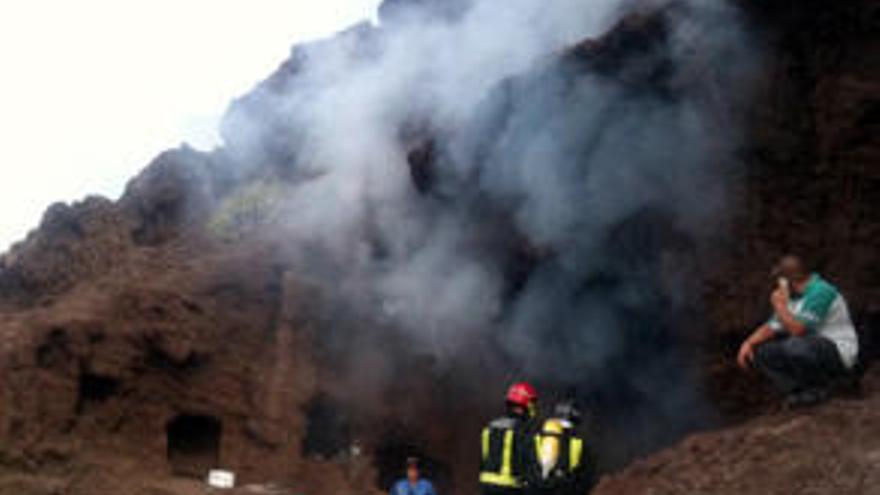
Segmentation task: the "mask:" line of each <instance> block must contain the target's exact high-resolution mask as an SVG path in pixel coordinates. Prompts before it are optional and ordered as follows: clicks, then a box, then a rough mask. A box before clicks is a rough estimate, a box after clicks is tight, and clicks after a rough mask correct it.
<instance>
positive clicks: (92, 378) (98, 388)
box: [76, 373, 120, 413]
mask: <svg viewBox="0 0 880 495" xmlns="http://www.w3.org/2000/svg"><path fill="white" fill-rule="evenodd" d="M119 387H120V383H119V380H117V379H115V378H111V377H109V376H102V375H96V374H94V373H82V374H81V375H80V377H79V397H78V400H77V406H76V410H77V412H79V413H82V412H84V411H85V410H86V409H88V408H89V407H90V406H93V405H98V404H101V403H102V402H106V401H107V400H109V399H111V398H112V397H113V396H114V395H116V394H117V393H118V391H119Z"/></svg>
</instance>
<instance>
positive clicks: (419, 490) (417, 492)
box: [391, 480, 437, 495]
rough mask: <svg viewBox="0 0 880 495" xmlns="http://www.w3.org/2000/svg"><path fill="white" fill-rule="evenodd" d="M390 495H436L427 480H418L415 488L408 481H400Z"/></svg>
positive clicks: (432, 486)
mask: <svg viewBox="0 0 880 495" xmlns="http://www.w3.org/2000/svg"><path fill="white" fill-rule="evenodd" d="M391 495H437V492H435V491H434V485H432V484H431V482H430V481H428V480H419V481H417V482H416V484H415V486H413V485H411V484H410V482H409V480H400V481H398V482H397V483H395V485H394V488H392V489H391Z"/></svg>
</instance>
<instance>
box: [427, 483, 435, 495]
mask: <svg viewBox="0 0 880 495" xmlns="http://www.w3.org/2000/svg"><path fill="white" fill-rule="evenodd" d="M425 495H437V491H436V490H434V483H431V482H430V481H425Z"/></svg>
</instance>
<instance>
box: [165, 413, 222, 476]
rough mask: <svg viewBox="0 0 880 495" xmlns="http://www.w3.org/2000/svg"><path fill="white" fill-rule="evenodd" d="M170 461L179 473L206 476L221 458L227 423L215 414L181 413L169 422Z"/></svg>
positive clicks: (174, 471) (173, 469)
mask: <svg viewBox="0 0 880 495" xmlns="http://www.w3.org/2000/svg"><path fill="white" fill-rule="evenodd" d="M166 434H167V441H168V452H167V455H168V463H169V464H170V465H171V470H172V472H173V473H174V474H176V475H179V476H192V477H197V478H202V477H204V476H205V475H207V473H208V471H210V470H211V469H213V468H216V467H217V465H218V461H219V459H220V439H221V437H222V435H223V423H222V422H221V421H220V420H219V419H217V418H215V417H213V416H201V415H189V414H181V415H179V416H177V417H175V418H174V419H173V420H171V421H169V422H168V425H167V426H166Z"/></svg>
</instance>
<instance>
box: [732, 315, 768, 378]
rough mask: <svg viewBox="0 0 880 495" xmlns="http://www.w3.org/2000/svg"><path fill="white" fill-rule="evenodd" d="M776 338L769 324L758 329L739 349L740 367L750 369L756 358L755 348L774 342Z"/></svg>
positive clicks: (738, 359)
mask: <svg viewBox="0 0 880 495" xmlns="http://www.w3.org/2000/svg"><path fill="white" fill-rule="evenodd" d="M775 336H776V334H775V333H774V332H773V329H772V328H770V325H769V324H764V325H761V326H760V327H758V329H757V330H755V331H754V332H752V334H751V335H750V336H749V338H747V339H746V340H745V342H743V343H742V346H740V348H739V355H738V356H737V362H738V363H739V366H740V367H741V368H743V369H746V368H748V367H749V365H750V364H751V363H752V360H754V358H755V348H756V347H758V346H759V345H761V344H763V343H764V342H767V341H768V340H772V339H773V338H774V337H775Z"/></svg>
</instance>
